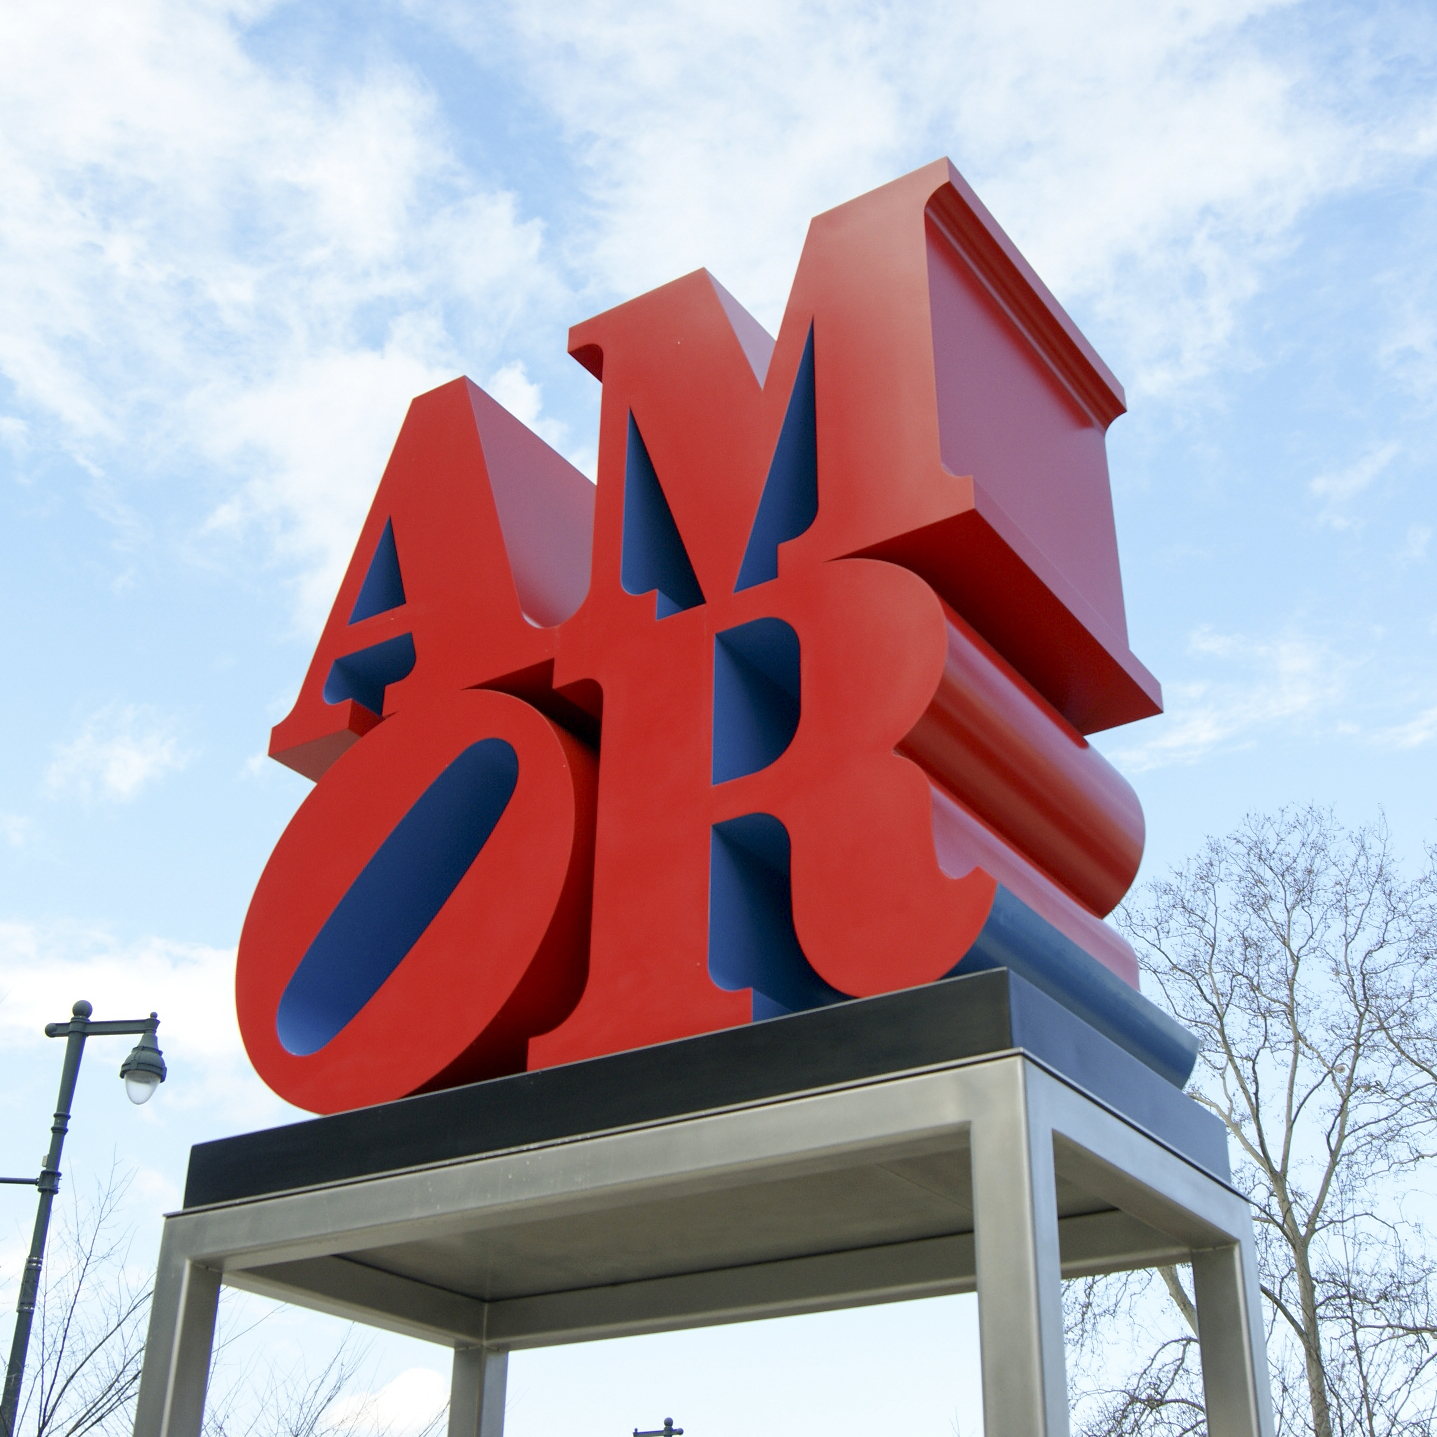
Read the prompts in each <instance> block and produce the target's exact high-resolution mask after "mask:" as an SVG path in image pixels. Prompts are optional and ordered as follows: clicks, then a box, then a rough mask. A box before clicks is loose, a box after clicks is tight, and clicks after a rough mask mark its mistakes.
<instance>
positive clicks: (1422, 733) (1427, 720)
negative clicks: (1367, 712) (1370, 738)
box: [1375, 708, 1437, 749]
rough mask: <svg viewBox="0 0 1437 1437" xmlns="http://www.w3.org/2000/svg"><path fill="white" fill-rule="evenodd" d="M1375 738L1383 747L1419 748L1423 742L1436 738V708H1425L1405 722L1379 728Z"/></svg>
mask: <svg viewBox="0 0 1437 1437" xmlns="http://www.w3.org/2000/svg"><path fill="white" fill-rule="evenodd" d="M1375 738H1376V741H1377V743H1378V744H1379V745H1380V746H1381V747H1383V748H1396V749H1404V748H1421V747H1422V745H1423V744H1426V743H1431V742H1432V740H1433V739H1437V708H1430V709H1427V710H1426V711H1425V712H1423V713H1420V714H1418V715H1417V717H1416V718H1412V719H1408V721H1407V722H1406V723H1400V724H1394V725H1393V726H1392V727H1391V728H1386V729H1381V730H1379V731H1378V733H1377V734H1376V735H1375Z"/></svg>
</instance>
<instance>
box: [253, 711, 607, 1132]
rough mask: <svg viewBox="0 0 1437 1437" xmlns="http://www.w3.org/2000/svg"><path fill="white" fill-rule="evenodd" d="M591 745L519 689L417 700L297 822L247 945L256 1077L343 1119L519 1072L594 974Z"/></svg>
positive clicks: (345, 762)
mask: <svg viewBox="0 0 1437 1437" xmlns="http://www.w3.org/2000/svg"><path fill="white" fill-rule="evenodd" d="M596 783H597V765H596V761H595V758H594V755H593V754H592V753H591V752H590V751H589V750H588V749H587V748H586V747H585V746H584V745H583V744H582V743H580V742H579V741H578V740H577V739H575V738H574V737H573V736H572V735H571V734H569V733H567V732H566V731H565V730H564V729H562V728H559V727H558V726H557V725H556V724H553V723H551V722H550V721H549V720H548V719H547V718H545V717H544V715H543V714H541V713H540V712H539V711H538V710H537V709H535V708H532V707H531V706H530V705H529V704H526V703H524V702H523V701H522V700H520V699H517V698H514V697H512V696H511V695H509V694H503V693H496V692H492V691H489V690H485V689H467V690H464V691H462V692H459V693H455V694H452V695H450V696H448V697H447V698H445V699H443V700H436V701H433V702H431V703H429V704H426V705H423V706H420V707H417V708H406V709H405V710H403V711H402V712H400V713H399V714H396V715H395V716H394V717H392V718H389V719H386V720H385V721H384V722H383V723H382V724H380V725H379V726H378V727H377V728H375V729H374V730H372V731H371V732H370V733H368V734H367V735H366V736H365V737H364V738H363V739H361V740H360V742H359V743H357V744H356V745H354V747H353V748H351V749H350V750H349V751H348V752H346V753H345V754H344V755H343V756H342V757H340V758H339V759H338V760H337V761H336V762H335V763H334V765H333V766H332V767H331V768H330V769H329V770H328V772H327V773H326V774H325V775H324V777H323V778H322V779H321V780H320V781H319V784H318V786H317V787H316V788H315V790H314V792H313V793H311V794H310V795H309V797H308V798H306V799H305V801H304V802H303V803H302V804H301V805H300V807H299V810H298V811H297V812H296V813H295V815H294V817H293V818H292V819H291V820H290V823H289V826H288V827H287V828H286V829H285V831H284V834H283V835H282V836H281V838H280V840H279V843H278V844H277V845H276V846H275V850H274V853H273V854H272V855H271V856H270V860H269V862H268V863H267V864H266V865H265V870H264V873H263V874H262V876H261V877H260V881H259V886H258V887H257V888H256V889H255V894H254V898H253V899H252V900H251V902H250V907H249V912H248V914H247V915H246V918H245V923H244V930H243V932H242V934H241V936H240V947H239V959H238V963H237V966H236V979H235V997H236V1006H237V1008H238V1012H239V1023H240V1031H241V1033H242V1034H243V1037H244V1042H245V1047H246V1048H247V1049H248V1051H249V1056H250V1060H251V1061H252V1062H253V1063H254V1066H255V1068H256V1069H257V1070H258V1072H259V1074H260V1076H261V1077H262V1078H263V1079H264V1080H265V1082H266V1083H268V1084H269V1086H270V1087H271V1088H273V1089H274V1090H275V1092H277V1093H278V1094H279V1095H280V1096H281V1097H283V1098H285V1099H286V1100H287V1101H289V1102H291V1103H294V1104H296V1105H297V1106H299V1107H302V1108H308V1109H309V1110H310V1111H312V1112H319V1113H330V1112H337V1111H340V1110H342V1109H347V1108H357V1107H363V1106H366V1105H368V1104H370V1103H382V1102H388V1101H389V1100H391V1099H394V1098H401V1097H405V1096H407V1095H408V1094H410V1093H417V1092H423V1091H426V1090H428V1089H433V1088H445V1087H452V1086H454V1085H456V1084H458V1083H465V1082H474V1081H477V1080H479V1079H481V1078H488V1077H494V1076H497V1075H498V1074H501V1073H509V1072H518V1071H522V1070H523V1068H524V1067H525V1063H526V1056H527V1045H528V1040H529V1039H530V1038H531V1037H533V1036H534V1035H535V1034H537V1033H542V1032H545V1031H547V1030H548V1029H550V1028H552V1027H554V1026H555V1025H556V1024H558V1023H560V1022H562V1021H563V1019H564V1018H565V1017H566V1016H567V1015H568V1013H569V1012H570V1011H571V1010H572V1008H573V1007H574V1005H575V1003H577V1002H578V1000H579V996H580V994H581V993H582V992H583V988H584V983H585V980H586V978H587V973H588V943H589V908H590V897H591V890H592V882H593V843H594V801H595V788H596Z"/></svg>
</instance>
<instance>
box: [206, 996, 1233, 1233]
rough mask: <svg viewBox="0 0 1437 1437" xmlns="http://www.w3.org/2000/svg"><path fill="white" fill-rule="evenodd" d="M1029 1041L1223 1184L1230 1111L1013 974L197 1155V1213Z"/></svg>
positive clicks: (618, 1056)
mask: <svg viewBox="0 0 1437 1437" xmlns="http://www.w3.org/2000/svg"><path fill="white" fill-rule="evenodd" d="M1015 1048H1021V1049H1022V1050H1024V1051H1025V1052H1026V1053H1028V1054H1029V1055H1030V1056H1032V1057H1033V1058H1036V1059H1037V1060H1038V1061H1039V1062H1041V1063H1042V1064H1044V1066H1046V1067H1048V1068H1050V1069H1052V1070H1053V1071H1054V1072H1056V1073H1057V1074H1059V1075H1060V1076H1061V1077H1064V1078H1066V1079H1067V1080H1068V1081H1069V1082H1071V1083H1073V1084H1075V1085H1076V1086H1078V1087H1080V1088H1083V1089H1084V1090H1086V1091H1087V1092H1088V1093H1089V1094H1091V1095H1092V1096H1093V1097H1095V1098H1097V1099H1098V1100H1099V1101H1100V1102H1102V1103H1104V1104H1106V1105H1107V1106H1108V1107H1110V1108H1113V1109H1115V1110H1116V1111H1117V1112H1119V1113H1121V1114H1123V1116H1125V1117H1126V1118H1128V1119H1129V1120H1130V1121H1132V1122H1134V1123H1136V1124H1137V1125H1138V1126H1139V1127H1141V1128H1143V1129H1145V1130H1146V1131H1147V1132H1148V1133H1150V1134H1151V1135H1152V1136H1153V1137H1155V1138H1157V1139H1158V1140H1159V1141H1160V1142H1162V1143H1164V1144H1166V1145H1167V1146H1168V1147H1170V1148H1172V1149H1174V1150H1175V1151H1176V1152H1178V1153H1181V1154H1182V1155H1183V1156H1184V1157H1186V1158H1187V1159H1189V1161H1191V1162H1193V1163H1195V1164H1197V1165H1198V1166H1199V1167H1202V1168H1203V1169H1205V1170H1206V1171H1207V1172H1209V1173H1211V1174H1212V1175H1213V1176H1215V1177H1218V1178H1220V1179H1222V1180H1223V1181H1224V1182H1227V1181H1229V1180H1230V1169H1229V1167H1228V1158H1227V1138H1226V1132H1225V1130H1224V1128H1223V1125H1222V1123H1221V1121H1220V1120H1219V1119H1218V1118H1216V1117H1215V1116H1214V1115H1213V1114H1211V1113H1209V1112H1207V1111H1206V1110H1205V1109H1203V1108H1201V1107H1199V1106H1198V1104H1197V1103H1195V1102H1194V1101H1193V1100H1192V1099H1191V1098H1188V1097H1186V1096H1184V1095H1183V1094H1182V1093H1181V1092H1180V1091H1178V1089H1176V1088H1174V1087H1173V1086H1172V1085H1171V1084H1169V1083H1167V1082H1164V1081H1163V1079H1161V1078H1159V1077H1158V1076H1156V1074H1154V1073H1153V1072H1152V1071H1151V1069H1149V1068H1147V1067H1146V1066H1144V1064H1142V1063H1141V1062H1139V1061H1138V1060H1137V1059H1136V1058H1134V1057H1132V1056H1131V1055H1130V1054H1128V1053H1126V1052H1124V1051H1123V1050H1122V1049H1121V1048H1119V1047H1118V1046H1117V1045H1116V1044H1115V1043H1113V1042H1111V1041H1110V1040H1109V1039H1107V1038H1105V1037H1104V1036H1103V1035H1102V1034H1101V1033H1099V1032H1098V1031H1097V1030H1096V1029H1095V1028H1092V1027H1090V1026H1089V1025H1088V1024H1087V1023H1085V1022H1084V1021H1083V1020H1082V1019H1081V1018H1078V1017H1076V1016H1075V1015H1074V1014H1072V1013H1070V1012H1069V1011H1068V1010H1067V1009H1066V1008H1064V1007H1062V1006H1061V1005H1060V1004H1059V1003H1057V1002H1055V1001H1054V1000H1053V999H1052V998H1049V997H1048V996H1047V995H1046V994H1044V993H1041V992H1039V991H1038V989H1036V988H1035V987H1033V986H1032V985H1031V984H1030V983H1027V982H1025V981H1024V980H1023V979H1022V978H1019V977H1018V976H1017V975H1016V974H1014V973H1012V972H1011V971H1010V970H1008V969H998V970H995V971H990V972H985V973H975V974H972V975H971V976H969V977H963V978H947V979H944V980H942V981H941V982H937V983H930V984H928V985H927V986H926V987H922V988H909V989H906V990H904V991H903V992H900V993H886V994H883V995H882V996H880V997H877V998H861V999H855V1000H853V1001H851V1002H846V1003H838V1004H835V1005H833V1006H832V1007H828V1008H817V1009H811V1010H809V1011H807V1012H803V1013H794V1014H792V1015H791V1016H789V1017H784V1018H770V1019H768V1020H767V1021H765V1022H761V1023H752V1024H749V1025H747V1026H745V1027H741V1028H726V1029H723V1030H722V1031H720V1032H716V1033H703V1034H700V1035H699V1036H697V1037H693V1038H682V1039H679V1040H678V1041H676V1042H672V1043H659V1044H656V1045H655V1046H653V1047H649V1048H635V1049H631V1050H630V1051H628V1052H624V1053H613V1054H609V1055H608V1056H606V1057H602V1058H590V1059H588V1060H587V1061H585V1062H582V1063H570V1064H567V1065H566V1066H564V1067H559V1068H545V1069H542V1070H540V1071H539V1072H534V1073H515V1074H514V1075H512V1076H511V1077H506V1078H493V1079H490V1080H489V1081H488V1082H484V1083H471V1084H469V1085H468V1086H467V1087H462V1088H449V1089H446V1090H445V1091H443V1092H438V1093H424V1094H421V1095H420V1096H418V1097H413V1098H402V1099H400V1100H399V1101H398V1102H393V1103H381V1104H379V1105H378V1106H376V1107H371V1108H358V1109H355V1110H354V1111H352V1112H347V1113H335V1114H333V1115H332V1116H330V1117H326V1118H315V1119H312V1120H311V1121H308V1122H302V1123H292V1124H289V1125H287V1126H285V1127H281V1128H269V1129H266V1130H263V1131H261V1132H255V1133H243V1134H241V1135H239V1136H237V1137H232V1138H221V1139H219V1140H217V1141H215V1142H209V1143H199V1144H197V1145H196V1146H195V1147H193V1148H192V1149H191V1150H190V1169H189V1177H188V1180H187V1181H186V1184H185V1207H187V1208H192V1207H200V1206H203V1205H205V1204H207V1203H219V1202H231V1201H234V1200H236V1199H240V1198H254V1197H263V1196H268V1195H270V1194H273V1193H279V1192H285V1191H288V1190H291V1189H294V1188H303V1187H316V1186H321V1185H325V1184H329V1183H335V1182H343V1181H345V1180H348V1179H354V1178H364V1177H373V1176H376V1175H378V1174H380V1173H386V1172H394V1171H397V1170H399V1169H402V1168H414V1167H425V1166H428V1165H430V1164H433V1163H442V1162H452V1161H454V1160H456V1159H460V1158H471V1157H479V1156H482V1155H483V1154H486V1153H493V1152H499V1151H502V1150H504V1149H509V1148H518V1147H528V1146H532V1145H533V1144H535V1143H544V1142H552V1141H555V1140H557V1139H562V1138H576V1137H582V1136H585V1135H588V1134H592V1133H599V1132H604V1131H608V1130H612V1129H615V1128H628V1127H635V1126H637V1125H640V1124H643V1123H651V1122H658V1121H663V1120H666V1119H674V1118H680V1117H685V1116H688V1115H691V1114H696V1113H701V1112H708V1111H711V1110H713V1109H716V1108H728V1107H737V1106H742V1105H744V1104H747V1103H755V1102H763V1101H765V1100H772V1099H776V1098H782V1097H789V1096H793V1095H795V1094H798V1093H803V1092H808V1091H811V1090H814V1089H819V1088H831V1087H842V1086H845V1085H847V1084H851V1083H858V1082H866V1081H872V1080H874V1079H879V1078H885V1077H892V1076H897V1075H898V1074H900V1073H905V1072H910V1071H913V1070H915V1069H921V1068H932V1067H940V1066H942V1065H944V1064H948V1063H954V1062H961V1061H964V1060H967V1059H973V1058H979V1057H983V1056H985V1055H995V1054H998V1053H1002V1052H1005V1051H1008V1050H1011V1049H1015Z"/></svg>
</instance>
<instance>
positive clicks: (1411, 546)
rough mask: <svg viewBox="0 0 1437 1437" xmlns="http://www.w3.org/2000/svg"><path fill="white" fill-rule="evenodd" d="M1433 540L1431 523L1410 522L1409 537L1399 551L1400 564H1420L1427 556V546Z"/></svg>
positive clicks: (1398, 560)
mask: <svg viewBox="0 0 1437 1437" xmlns="http://www.w3.org/2000/svg"><path fill="white" fill-rule="evenodd" d="M1431 542H1432V526H1431V525H1430V524H1409V525H1408V526H1407V537H1406V539H1405V541H1404V542H1403V545H1402V547H1401V548H1400V549H1399V550H1398V551H1397V562H1398V563H1399V564H1420V563H1421V562H1422V560H1423V559H1425V558H1426V557H1427V546H1428V544H1430V543H1431Z"/></svg>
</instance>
